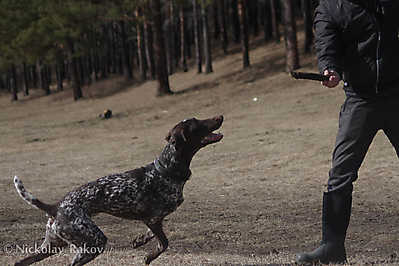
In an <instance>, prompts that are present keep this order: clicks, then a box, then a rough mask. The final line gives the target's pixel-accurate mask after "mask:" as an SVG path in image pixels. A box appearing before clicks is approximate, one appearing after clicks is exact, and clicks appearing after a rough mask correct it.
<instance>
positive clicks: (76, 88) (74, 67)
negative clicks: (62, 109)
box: [68, 41, 83, 101]
mask: <svg viewBox="0 0 399 266" xmlns="http://www.w3.org/2000/svg"><path fill="white" fill-rule="evenodd" d="M68 44H69V53H70V54H69V59H70V62H71V74H72V90H73V99H74V100H75V101H77V100H79V99H80V98H82V97H83V94H82V88H81V83H80V76H79V70H78V60H77V58H76V56H75V48H74V44H73V42H72V41H69V43H68Z"/></svg>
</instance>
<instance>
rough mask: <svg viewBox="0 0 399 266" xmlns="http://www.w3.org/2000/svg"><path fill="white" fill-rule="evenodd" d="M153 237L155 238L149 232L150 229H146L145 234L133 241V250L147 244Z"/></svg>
mask: <svg viewBox="0 0 399 266" xmlns="http://www.w3.org/2000/svg"><path fill="white" fill-rule="evenodd" d="M154 237H155V235H154V233H153V232H152V231H151V229H148V231H147V232H146V233H145V234H143V235H140V236H138V237H136V239H134V240H133V248H138V247H141V246H143V245H145V244H147V243H148V242H149V241H150V240H151V239H153V238H154Z"/></svg>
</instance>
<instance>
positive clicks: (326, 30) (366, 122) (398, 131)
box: [296, 0, 399, 264]
mask: <svg viewBox="0 0 399 266" xmlns="http://www.w3.org/2000/svg"><path fill="white" fill-rule="evenodd" d="M398 14H399V1H398V0H320V3H319V6H318V7H317V9H316V13H315V21H314V27H315V35H316V51H317V57H318V64H319V68H320V71H321V73H323V74H324V75H327V76H329V77H330V78H329V80H328V81H325V82H323V83H322V84H323V85H324V86H326V87H329V88H333V87H336V86H337V85H338V84H339V82H340V80H341V78H342V80H343V82H344V91H345V94H346V100H345V102H344V104H343V105H342V107H341V111H340V118H339V129H338V134H337V139H336V144H335V149H334V152H333V156H332V168H331V170H330V172H329V179H328V188H327V192H324V194H323V210H322V212H323V213H322V241H321V245H320V246H319V247H318V248H317V249H315V250H314V251H311V252H308V253H301V254H298V255H297V258H296V260H297V263H299V264H303V263H314V262H322V263H345V262H346V252H345V244H344V243H345V237H346V230H347V228H348V225H349V219H350V215H351V207H352V190H353V185H352V183H353V182H354V181H355V180H356V179H357V177H358V170H359V168H360V165H361V164H362V162H363V159H364V157H365V155H366V152H367V150H368V148H369V146H370V144H371V142H372V140H373V138H374V136H375V135H376V133H377V131H378V130H380V129H382V130H383V131H384V133H385V134H386V136H387V137H388V138H389V140H390V142H391V143H392V145H393V146H394V148H395V150H396V153H397V154H398V156H399V121H398V117H399V49H398V48H399V40H398V29H399V16H398Z"/></svg>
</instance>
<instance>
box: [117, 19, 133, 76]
mask: <svg viewBox="0 0 399 266" xmlns="http://www.w3.org/2000/svg"><path fill="white" fill-rule="evenodd" d="M119 27H120V29H121V41H122V51H123V59H124V61H123V75H124V77H125V79H126V80H132V79H133V71H132V65H131V64H130V51H129V45H128V41H127V35H126V28H125V21H123V20H121V21H119Z"/></svg>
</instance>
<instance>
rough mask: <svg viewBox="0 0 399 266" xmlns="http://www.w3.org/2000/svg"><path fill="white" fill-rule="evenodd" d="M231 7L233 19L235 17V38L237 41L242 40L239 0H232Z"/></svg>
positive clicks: (233, 24)
mask: <svg viewBox="0 0 399 266" xmlns="http://www.w3.org/2000/svg"><path fill="white" fill-rule="evenodd" d="M231 8H232V14H231V16H232V19H233V23H232V26H233V39H234V42H235V43H239V42H240V38H241V36H240V18H239V16H238V4H237V0H231Z"/></svg>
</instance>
